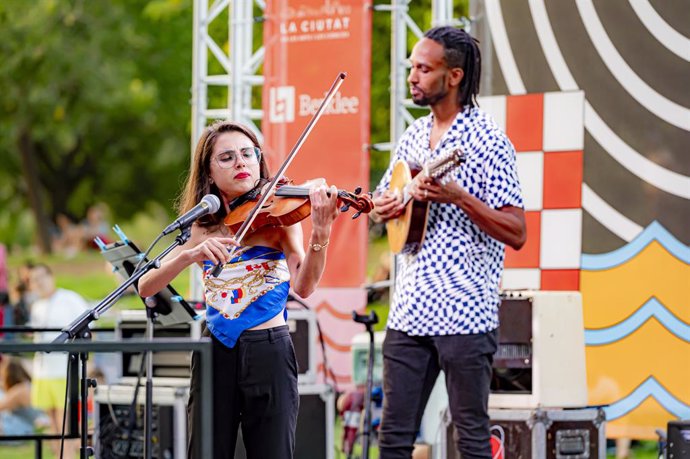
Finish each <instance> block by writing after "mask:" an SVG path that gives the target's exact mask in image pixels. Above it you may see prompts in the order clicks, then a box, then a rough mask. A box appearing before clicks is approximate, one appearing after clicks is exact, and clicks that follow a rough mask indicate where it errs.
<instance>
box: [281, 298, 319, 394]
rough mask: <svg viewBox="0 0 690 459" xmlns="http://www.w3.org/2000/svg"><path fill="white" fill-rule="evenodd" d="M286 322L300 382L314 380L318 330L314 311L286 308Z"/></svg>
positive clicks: (312, 381) (305, 382)
mask: <svg viewBox="0 0 690 459" xmlns="http://www.w3.org/2000/svg"><path fill="white" fill-rule="evenodd" d="M287 324H288V327H289V329H290V337H291V338H292V344H293V345H294V346H295V356H296V357H297V370H298V371H299V374H298V375H297V377H298V381H299V383H300V384H314V383H315V382H316V345H317V338H318V330H317V327H316V312H314V311H312V310H307V309H293V308H288V319H287Z"/></svg>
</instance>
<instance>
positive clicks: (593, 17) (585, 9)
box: [575, 0, 690, 131]
mask: <svg viewBox="0 0 690 459" xmlns="http://www.w3.org/2000/svg"><path fill="white" fill-rule="evenodd" d="M575 4H576V5H577V9H578V10H579V11H580V16H581V17H582V22H583V23H584V25H585V29H586V30H587V34H588V35H589V37H590V38H591V39H592V44H593V45H594V48H595V49H596V50H597V52H598V53H599V56H600V57H601V60H602V62H603V63H604V64H605V65H606V67H607V68H608V69H609V71H610V72H611V73H612V74H613V76H614V78H616V80H618V82H619V83H620V85H621V86H622V87H623V88H624V89H625V90H626V91H628V94H630V95H631V96H632V97H633V99H635V100H636V101H638V102H639V103H640V104H641V105H642V106H643V107H645V108H646V109H647V110H649V111H650V112H652V113H654V114H655V115H656V116H657V117H659V118H661V119H662V120H664V121H666V122H667V123H669V124H672V125H674V126H676V127H679V128H681V129H685V130H686V131H690V110H688V109H687V108H685V107H683V106H682V105H679V104H677V103H675V102H673V101H672V100H669V99H667V98H666V97H664V96H662V95H661V94H659V93H658V92H656V91H655V90H654V88H652V87H650V86H649V85H648V84H647V83H645V82H644V81H643V80H642V78H640V77H638V76H637V74H636V73H635V72H634V71H633V69H631V68H630V66H628V64H627V63H626V62H625V60H624V59H623V57H622V56H621V55H620V54H618V51H617V50H616V47H615V46H613V43H612V42H611V40H609V37H608V35H606V30H604V26H603V25H602V24H601V21H599V16H597V12H596V10H595V9H594V4H593V3H592V0H576V2H575Z"/></svg>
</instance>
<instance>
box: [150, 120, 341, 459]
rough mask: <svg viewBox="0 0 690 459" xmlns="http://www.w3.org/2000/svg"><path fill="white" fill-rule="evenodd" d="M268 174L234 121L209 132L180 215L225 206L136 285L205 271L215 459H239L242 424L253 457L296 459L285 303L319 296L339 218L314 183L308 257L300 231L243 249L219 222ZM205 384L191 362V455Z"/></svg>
mask: <svg viewBox="0 0 690 459" xmlns="http://www.w3.org/2000/svg"><path fill="white" fill-rule="evenodd" d="M268 175H269V173H268V167H267V165H266V162H265V160H264V157H263V156H262V153H261V149H260V146H259V141H258V140H257V138H256V136H255V135H254V134H253V133H252V132H251V131H250V130H249V129H248V128H246V127H244V126H242V125H240V124H237V123H233V122H229V121H223V122H218V123H216V124H213V125H212V126H210V127H208V128H207V129H206V130H205V131H204V133H203V135H202V136H201V138H200V139H199V143H198V144H197V147H196V151H195V152H194V159H193V163H192V166H191V170H190V172H189V176H188V179H187V183H186V186H185V189H184V191H183V192H182V195H181V196H180V199H179V205H178V207H179V212H180V214H183V213H185V212H186V211H188V210H189V209H191V208H192V207H193V206H194V205H196V204H197V203H198V202H199V201H200V200H201V198H202V197H203V196H204V195H206V194H208V193H213V194H215V195H217V196H218V197H219V198H220V200H221V202H222V203H223V204H224V205H222V206H221V210H220V211H219V212H218V213H216V214H215V215H207V216H205V217H202V218H200V219H199V220H198V221H197V222H195V223H194V225H193V226H192V228H191V236H190V240H189V241H188V242H187V243H186V244H184V245H182V246H179V247H177V248H176V249H174V251H173V252H171V253H170V255H168V256H167V257H166V259H165V260H164V261H163V263H162V265H161V267H160V269H157V270H152V271H150V272H149V273H147V274H146V275H145V276H144V277H142V279H141V281H140V283H139V293H140V294H141V296H150V295H154V294H156V293H157V292H158V291H160V290H161V289H162V288H163V287H165V286H166V284H168V283H169V282H170V281H171V280H172V279H173V278H175V276H177V275H178V274H179V273H180V272H181V271H182V270H184V269H185V268H186V267H187V266H189V265H191V264H192V263H197V264H198V265H199V266H201V267H202V268H203V270H204V276H203V277H204V287H205V299H206V303H207V307H206V326H205V328H204V330H203V332H202V334H203V335H204V336H210V337H211V339H212V341H213V366H214V368H213V405H214V412H213V426H214V428H213V450H214V457H216V458H231V457H234V452H235V444H236V442H237V432H238V428H239V427H240V426H241V428H242V436H243V438H244V444H245V449H246V451H247V457H248V458H268V457H271V458H278V457H280V458H292V457H293V451H294V444H295V427H296V422H297V410H298V405H299V394H298V391H297V363H296V359H295V352H294V348H293V345H292V341H291V339H290V335H289V332H288V327H287V325H286V322H285V317H286V310H285V304H286V301H287V295H288V290H289V288H290V287H291V288H292V290H293V291H294V292H295V293H296V294H298V295H300V296H301V297H307V296H309V295H310V294H311V293H312V292H313V291H314V290H315V288H316V286H317V284H318V283H319V280H320V279H321V276H322V274H323V271H324V267H325V264H326V246H327V245H328V241H329V237H330V233H331V225H332V223H333V221H334V220H335V218H336V216H337V215H338V209H337V190H336V189H335V187H331V188H330V189H329V188H326V186H325V185H323V184H321V185H316V186H314V187H313V188H311V190H310V191H309V199H310V201H311V217H312V232H311V236H310V240H309V247H307V249H306V250H305V248H304V247H303V242H302V241H303V238H302V227H301V225H300V224H294V225H291V226H278V227H262V228H259V229H258V230H256V231H255V232H253V233H251V234H248V235H247V236H246V237H245V238H244V239H243V240H242V245H241V246H240V245H239V244H237V242H236V241H235V239H233V234H231V232H230V230H229V229H228V228H227V227H226V226H225V225H224V224H223V221H224V219H225V217H226V215H227V214H228V213H229V212H230V209H231V207H230V205H229V203H231V202H232V201H233V200H234V199H236V198H238V197H241V196H243V195H244V194H245V193H247V192H249V191H251V190H253V189H254V188H255V187H257V186H261V185H262V184H263V183H265V182H266V181H267V179H268ZM233 248H234V249H235V252H234V253H233V254H232V256H231V250H230V249H233ZM218 263H220V264H222V266H223V270H222V272H221V274H220V275H219V276H218V277H214V276H213V275H212V274H211V272H212V271H213V269H214V267H215V265H216V264H218ZM199 377H200V372H199V361H198V356H196V355H194V356H193V357H192V379H191V387H190V397H189V406H188V419H189V424H190V426H189V427H190V446H189V457H198V455H199V449H198V446H199V445H198V442H199V436H200V432H199V428H200V419H201V418H200V416H202V415H203V416H207V415H208V413H200V412H199V405H198V401H199V396H200V381H199Z"/></svg>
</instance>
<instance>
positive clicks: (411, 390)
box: [379, 329, 496, 459]
mask: <svg viewBox="0 0 690 459" xmlns="http://www.w3.org/2000/svg"><path fill="white" fill-rule="evenodd" d="M495 352H496V333H495V332H490V333H486V334H477V335H449V336H409V335H407V334H406V333H403V332H400V331H397V330H390V329H389V330H386V339H385V340H384V342H383V416H382V420H381V428H380V430H379V448H380V451H381V454H380V458H381V459H398V458H405V459H410V457H412V449H413V444H414V440H415V437H416V435H417V432H418V431H419V426H420V424H421V422H422V415H423V414H424V408H425V406H426V403H427V401H428V400H429V395H430V394H431V390H432V389H433V387H434V384H435V382H436V379H437V377H438V375H439V372H440V370H443V372H444V373H445V377H446V388H447V389H448V399H449V408H450V412H451V416H452V418H453V424H454V425H455V429H456V431H457V433H458V438H456V439H455V440H456V444H457V448H458V450H459V451H460V452H461V453H462V457H463V459H472V458H488V459H491V444H490V433H489V414H488V405H489V385H490V383H491V365H492V363H493V354H494V353H495Z"/></svg>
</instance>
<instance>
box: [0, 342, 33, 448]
mask: <svg viewBox="0 0 690 459" xmlns="http://www.w3.org/2000/svg"><path fill="white" fill-rule="evenodd" d="M0 386H1V387H2V390H3V391H4V394H3V396H2V397H0V435H3V436H10V435H31V434H32V433H34V430H35V426H36V420H37V419H39V418H40V417H41V415H42V413H41V412H40V411H39V410H37V409H36V408H33V407H32V406H31V377H30V376H29V373H27V371H26V370H25V369H24V366H23V365H22V363H21V361H20V360H19V359H18V358H16V357H9V356H7V355H5V356H3V357H2V360H1V361H0Z"/></svg>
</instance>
